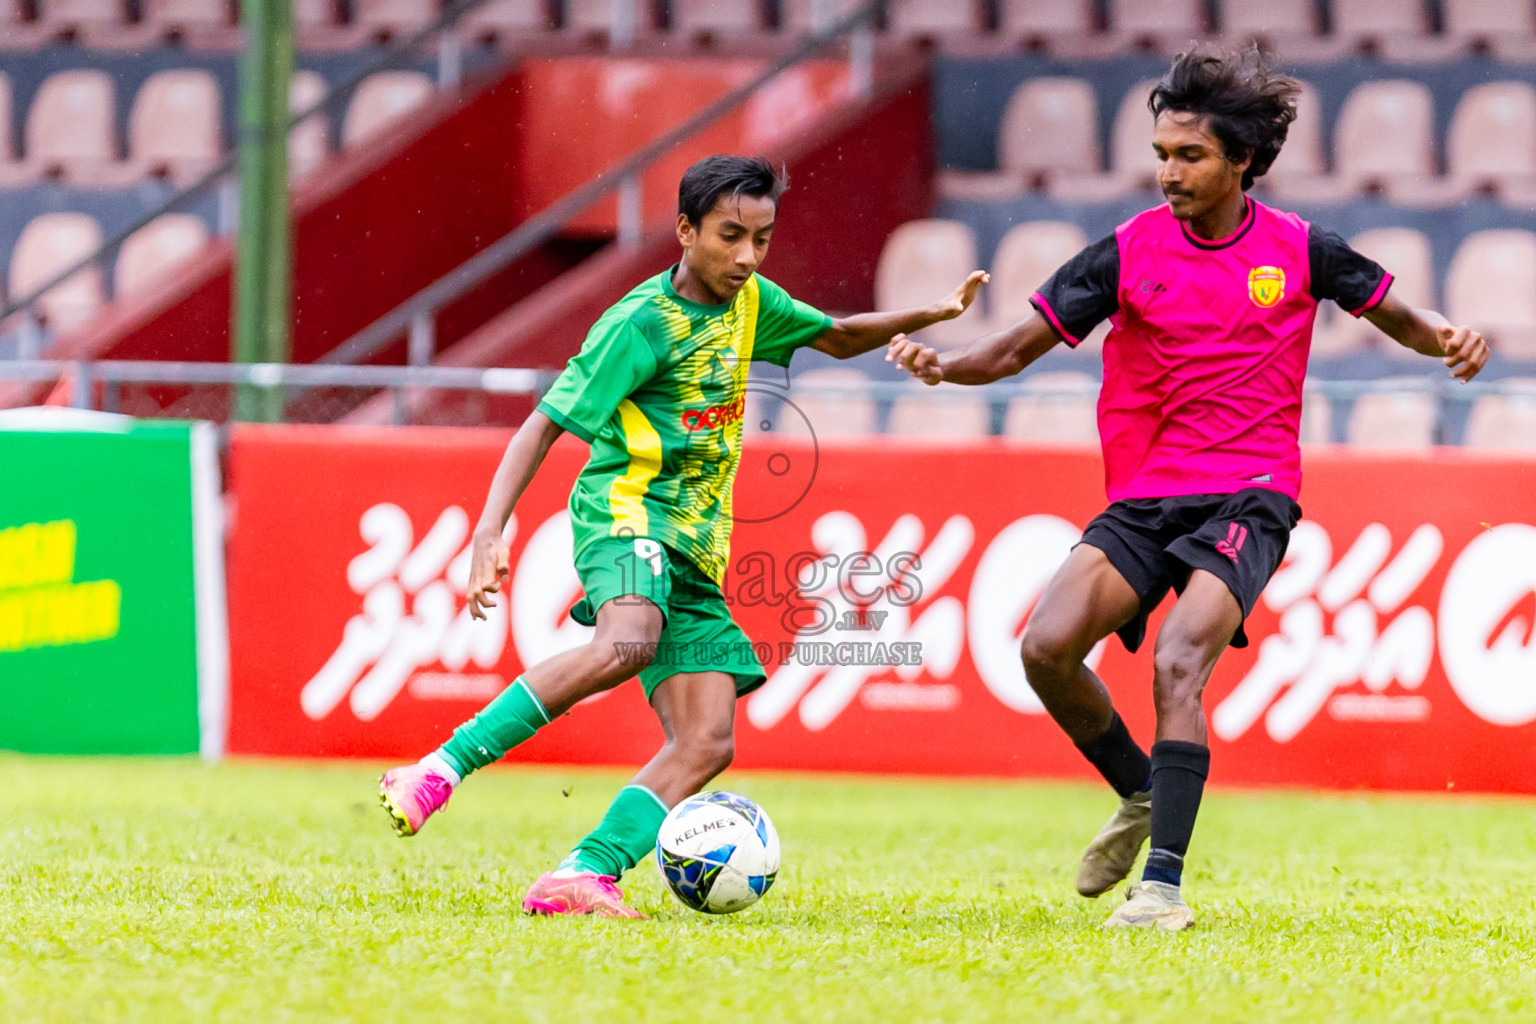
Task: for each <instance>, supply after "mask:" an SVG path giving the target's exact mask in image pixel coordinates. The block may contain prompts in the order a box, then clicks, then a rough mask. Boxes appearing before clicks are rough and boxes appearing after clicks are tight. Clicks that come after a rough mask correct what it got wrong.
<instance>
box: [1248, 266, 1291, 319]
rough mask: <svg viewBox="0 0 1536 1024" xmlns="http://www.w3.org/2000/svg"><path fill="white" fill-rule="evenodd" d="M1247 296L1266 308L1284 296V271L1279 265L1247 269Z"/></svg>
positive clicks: (1257, 304) (1255, 303)
mask: <svg viewBox="0 0 1536 1024" xmlns="http://www.w3.org/2000/svg"><path fill="white" fill-rule="evenodd" d="M1248 297H1249V298H1250V299H1252V300H1253V303H1254V305H1256V306H1263V307H1264V308H1266V309H1268V308H1269V307H1270V306H1273V305H1275V304H1276V303H1278V302H1279V301H1280V300H1281V299H1283V298H1285V271H1284V270H1281V269H1280V268H1279V267H1254V268H1253V269H1252V270H1250V271H1248Z"/></svg>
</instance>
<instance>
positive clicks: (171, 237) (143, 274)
mask: <svg viewBox="0 0 1536 1024" xmlns="http://www.w3.org/2000/svg"><path fill="white" fill-rule="evenodd" d="M206 244H208V227H207V225H205V224H204V223H203V219H202V218H201V217H198V216H196V215H195V214H190V213H166V214H162V215H161V216H159V217H156V218H155V219H154V220H152V221H150V222H149V223H148V224H146V225H144V227H142V228H140V229H139V230H137V231H135V232H134V233H133V234H131V235H129V236H128V238H127V239H126V240H125V241H124V242H123V247H122V248H121V249H120V250H118V253H117V264H116V266H115V269H114V270H113V274H112V284H113V293H114V294H115V295H116V297H117V298H119V299H121V298H123V297H124V296H127V295H134V294H137V293H138V292H140V291H142V290H143V288H144V286H145V285H146V284H150V283H153V282H154V281H155V279H157V278H160V277H162V276H163V275H165V274H167V273H168V272H169V271H171V270H173V269H175V268H176V267H177V266H179V265H180V264H181V263H182V262H184V261H185V260H187V259H189V258H190V257H192V256H195V255H197V253H199V252H201V251H202V248H203V246H204V245H206Z"/></svg>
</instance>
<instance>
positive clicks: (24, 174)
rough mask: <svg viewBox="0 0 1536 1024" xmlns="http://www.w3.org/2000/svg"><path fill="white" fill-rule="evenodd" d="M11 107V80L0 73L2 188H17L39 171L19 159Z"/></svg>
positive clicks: (0, 165)
mask: <svg viewBox="0 0 1536 1024" xmlns="http://www.w3.org/2000/svg"><path fill="white" fill-rule="evenodd" d="M13 118H14V115H13V113H12V106H11V80H10V78H9V77H8V76H7V75H6V74H5V73H4V72H0V188H15V187H17V186H19V185H25V184H27V183H29V182H31V181H32V180H33V179H34V178H35V177H37V170H36V168H34V167H31V166H29V165H27V164H26V163H24V162H23V161H21V160H18V159H17V156H16V146H15V143H14V142H13V141H12V139H13V137H14V135H13V133H14V131H15V121H14V120H13Z"/></svg>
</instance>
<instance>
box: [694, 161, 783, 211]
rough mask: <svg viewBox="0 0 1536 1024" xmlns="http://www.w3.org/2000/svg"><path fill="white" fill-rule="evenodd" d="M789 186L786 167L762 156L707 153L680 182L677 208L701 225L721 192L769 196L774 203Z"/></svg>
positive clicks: (725, 194)
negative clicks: (785, 171) (776, 166)
mask: <svg viewBox="0 0 1536 1024" xmlns="http://www.w3.org/2000/svg"><path fill="white" fill-rule="evenodd" d="M787 188H789V177H788V175H786V174H785V173H784V170H783V168H775V167H774V166H773V164H771V163H769V162H768V160H767V158H765V157H760V156H726V155H721V156H707V157H705V158H704V159H703V160H700V161H699V162H698V163H696V164H694V165H693V166H692V167H690V168H688V170H687V171H686V172H684V174H683V180H682V181H681V182H679V183H678V186H677V212H678V213H680V214H682V215H683V216H684V217H687V218H688V223H690V224H692V225H693V226H694V227H699V226H700V225H701V224H703V223H704V215H705V214H707V213H709V211H710V210H713V209H714V208H715V203H717V202H718V201H719V200H720V197H721V196H730V197H731V198H733V199H735V198H738V197H740V196H754V197H757V196H767V197H768V198H769V199H772V200H773V204H774V206H778V204H779V196H781V195H783V194H784V191H785V189H787Z"/></svg>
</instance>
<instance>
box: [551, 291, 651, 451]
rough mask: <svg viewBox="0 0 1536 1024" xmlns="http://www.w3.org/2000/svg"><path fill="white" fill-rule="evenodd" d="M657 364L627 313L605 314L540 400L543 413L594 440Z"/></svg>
mask: <svg viewBox="0 0 1536 1024" xmlns="http://www.w3.org/2000/svg"><path fill="white" fill-rule="evenodd" d="M656 366H657V364H656V353H655V351H654V350H653V349H652V348H651V345H650V342H649V341H647V340H646V337H645V335H644V334H643V333H642V332H641V331H640V329H639V328H638V327H636V326H635V325H634V324H633V323H632V322H631V321H630V319H629V318H628V317H627V316H613V317H607V316H605V317H602V318H601V319H599V320H598V321H597V323H595V324H593V325H592V330H591V331H589V332H588V333H587V340H586V341H585V342H583V343H582V346H581V351H580V352H578V353H576V355H575V357H574V358H572V359H571V361H570V362H568V363H566V364H565V369H564V370H563V371H562V372H561V373H560V376H559V377H557V378H556V379H555V383H554V386H553V387H551V388H550V389H549V391H547V392H546V393H545V395H544V397H543V398H542V399H541V400H540V401H539V405H538V409H539V412H542V413H543V414H544V415H546V416H548V417H549V418H550V419H552V420H554V421H555V422H556V423H558V424H559V425H560V427H561V428H562V429H564V430H568V431H570V432H571V433H573V434H575V435H576V436H577V437H579V438H581V439H582V440H583V441H585V442H587V443H588V444H591V443H592V440H593V439H594V438H595V437H596V436H597V434H598V433H599V432H600V431H601V430H602V429H603V425H604V424H605V423H607V422H608V420H609V419H611V418H612V416H613V414H614V411H615V410H616V409H618V407H619V403H620V402H622V401H624V399H626V398H628V397H629V396H630V395H632V394H633V393H634V392H635V390H636V389H638V388H639V387H640V385H642V384H644V383H645V382H646V381H648V380H650V379H651V378H652V377H653V376H655V374H656Z"/></svg>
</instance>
